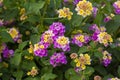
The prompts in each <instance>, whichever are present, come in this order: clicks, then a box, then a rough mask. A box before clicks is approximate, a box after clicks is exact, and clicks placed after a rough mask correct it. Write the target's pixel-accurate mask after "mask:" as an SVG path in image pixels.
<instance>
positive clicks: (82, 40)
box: [72, 34, 91, 47]
mask: <svg viewBox="0 0 120 80" xmlns="http://www.w3.org/2000/svg"><path fill="white" fill-rule="evenodd" d="M90 40H91V38H90V36H88V35H83V34H77V35H74V37H73V39H72V43H73V44H76V45H78V46H79V47H82V46H83V45H84V44H87V43H88V42H89V41H90Z"/></svg>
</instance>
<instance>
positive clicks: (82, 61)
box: [70, 53, 91, 70]
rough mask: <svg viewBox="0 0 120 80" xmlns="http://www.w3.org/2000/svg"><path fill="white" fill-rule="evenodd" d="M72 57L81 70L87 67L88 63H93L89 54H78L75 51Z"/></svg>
mask: <svg viewBox="0 0 120 80" xmlns="http://www.w3.org/2000/svg"><path fill="white" fill-rule="evenodd" d="M70 57H71V59H73V60H74V62H75V63H76V67H78V68H80V69H81V70H84V69H86V65H90V64H91V59H90V56H89V55H88V54H80V55H79V56H78V55H77V54H76V53H73V54H71V55H70Z"/></svg>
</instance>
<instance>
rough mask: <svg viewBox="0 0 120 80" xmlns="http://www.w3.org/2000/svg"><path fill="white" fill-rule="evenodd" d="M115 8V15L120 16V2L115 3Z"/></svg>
mask: <svg viewBox="0 0 120 80" xmlns="http://www.w3.org/2000/svg"><path fill="white" fill-rule="evenodd" d="M113 7H114V9H115V13H116V14H120V1H119V0H118V1H116V2H114V4H113Z"/></svg>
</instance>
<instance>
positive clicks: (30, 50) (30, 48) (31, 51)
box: [28, 42, 34, 53]
mask: <svg viewBox="0 0 120 80" xmlns="http://www.w3.org/2000/svg"><path fill="white" fill-rule="evenodd" d="M29 44H30V45H29V48H28V52H29V53H34V47H33V45H32V44H31V42H30V43H29Z"/></svg>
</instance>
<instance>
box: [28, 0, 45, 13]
mask: <svg viewBox="0 0 120 80" xmlns="http://www.w3.org/2000/svg"><path fill="white" fill-rule="evenodd" d="M44 4H45V1H39V2H38V3H28V4H27V5H29V9H28V13H35V14H38V13H39V12H40V9H42V8H43V6H44Z"/></svg>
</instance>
